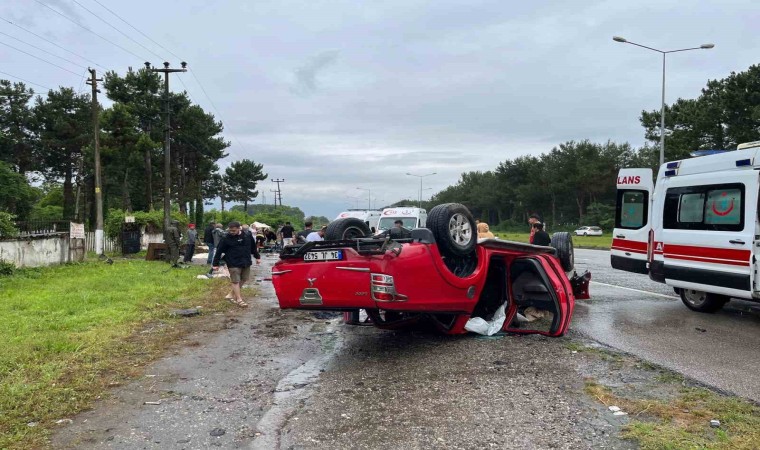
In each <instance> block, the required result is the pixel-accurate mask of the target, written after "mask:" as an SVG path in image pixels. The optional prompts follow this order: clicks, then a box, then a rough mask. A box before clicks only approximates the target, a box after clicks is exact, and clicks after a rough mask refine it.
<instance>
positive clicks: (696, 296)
mask: <svg viewBox="0 0 760 450" xmlns="http://www.w3.org/2000/svg"><path fill="white" fill-rule="evenodd" d="M679 290H680V292H679V295H680V296H681V301H682V302H683V304H684V305H686V307H687V308H689V309H690V310H692V311H697V312H701V313H714V312H717V311H720V309H721V308H723V305H725V304H726V303H728V301H729V300H730V298H729V297H727V296H725V295H719V294H708V293H707V292H702V291H696V290H694V289H683V288H682V289H679Z"/></svg>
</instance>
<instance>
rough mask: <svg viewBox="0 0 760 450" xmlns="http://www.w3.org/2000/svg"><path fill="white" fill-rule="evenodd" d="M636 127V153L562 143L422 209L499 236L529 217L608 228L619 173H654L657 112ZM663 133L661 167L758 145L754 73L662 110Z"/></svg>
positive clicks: (470, 181)
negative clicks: (438, 209)
mask: <svg viewBox="0 0 760 450" xmlns="http://www.w3.org/2000/svg"><path fill="white" fill-rule="evenodd" d="M640 122H641V125H642V126H643V127H644V130H645V137H646V140H647V141H648V142H647V144H645V145H644V146H643V147H641V148H633V147H632V146H631V145H630V144H628V143H616V142H613V141H608V142H603V143H598V142H590V141H589V140H581V141H568V142H565V143H563V144H560V145H558V146H556V147H554V148H553V149H552V150H550V151H548V152H546V153H543V154H541V155H537V156H534V155H527V156H520V157H517V158H514V159H508V160H505V161H503V162H501V163H500V164H499V165H498V166H497V167H496V168H495V169H493V170H489V171H474V172H466V173H463V174H462V175H461V177H460V179H459V181H458V182H457V183H456V184H454V185H452V186H449V187H448V188H446V189H444V190H442V191H440V192H438V193H437V194H435V195H434V196H433V197H432V199H431V200H430V201H429V202H425V205H424V206H426V207H428V208H430V207H432V206H434V205H436V204H440V203H447V202H460V203H464V204H465V205H467V206H468V207H469V208H470V210H471V211H472V212H473V214H474V215H475V216H476V217H479V218H481V220H484V221H487V222H489V223H491V224H493V225H495V226H497V227H499V226H500V227H501V228H505V229H506V228H513V227H520V228H524V224H525V223H526V221H527V218H528V216H529V215H530V214H533V213H538V214H539V215H540V216H541V217H542V218H543V219H544V221H545V222H547V223H548V224H550V225H551V226H553V227H554V228H553V229H557V227H564V226H571V225H573V226H574V225H600V226H602V227H604V228H611V227H612V226H613V214H614V205H615V179H616V175H617V172H618V170H619V169H620V168H623V167H648V168H652V169H653V170H655V173H656V170H657V165H658V157H659V147H658V143H659V140H660V111H659V109H657V110H654V111H642V113H641V116H640ZM665 133H666V134H665V157H666V160H667V161H672V160H678V159H684V158H688V157H690V155H691V153H692V152H694V151H695V150H704V149H725V150H731V149H735V148H736V145H738V144H740V143H743V142H749V141H755V140H760V66H758V65H753V66H751V67H750V68H749V69H747V70H746V71H744V72H739V73H734V72H732V73H731V74H730V75H729V76H728V77H726V78H723V79H721V80H710V81H708V83H707V86H706V87H705V88H704V89H702V91H701V94H700V95H699V96H698V97H697V98H695V99H678V100H677V101H676V102H674V103H673V104H671V105H666V108H665ZM400 203H401V202H400ZM406 203H409V202H406ZM412 203H415V204H416V202H412Z"/></svg>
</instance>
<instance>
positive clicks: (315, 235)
mask: <svg viewBox="0 0 760 450" xmlns="http://www.w3.org/2000/svg"><path fill="white" fill-rule="evenodd" d="M325 230H327V227H322V228H320V229H319V231H314V232H312V233H309V235H308V236H306V242H314V241H324V240H325Z"/></svg>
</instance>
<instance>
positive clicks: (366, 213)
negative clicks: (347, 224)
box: [335, 209, 380, 228]
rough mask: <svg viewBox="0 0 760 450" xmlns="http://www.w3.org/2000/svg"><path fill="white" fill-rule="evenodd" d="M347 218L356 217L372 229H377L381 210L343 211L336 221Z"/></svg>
mask: <svg viewBox="0 0 760 450" xmlns="http://www.w3.org/2000/svg"><path fill="white" fill-rule="evenodd" d="M347 217H354V218H357V219H361V220H362V221H363V222H364V223H366V224H367V226H368V227H370V228H372V227H377V221H378V220H380V210H379V209H349V210H348V211H343V212H342V213H340V214H338V217H336V218H335V220H338V219H345V218H347Z"/></svg>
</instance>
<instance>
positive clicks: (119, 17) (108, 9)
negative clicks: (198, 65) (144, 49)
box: [92, 0, 182, 59]
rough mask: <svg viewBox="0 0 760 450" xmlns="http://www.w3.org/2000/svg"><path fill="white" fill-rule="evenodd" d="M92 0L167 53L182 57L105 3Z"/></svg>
mask: <svg viewBox="0 0 760 450" xmlns="http://www.w3.org/2000/svg"><path fill="white" fill-rule="evenodd" d="M92 1H94V2H95V3H97V4H98V5H100V6H101V7H102V8H103V9H105V10H106V11H108V12H110V13H111V14H113V15H114V16H116V18H117V19H119V20H121V21H122V22H124V23H125V24H127V25H128V26H129V27H130V28H132V29H133V30H135V31H137V32H138V33H140V34H141V35H142V36H143V37H144V38H145V39H147V40H149V41H151V42H152V43H154V44H156V45H158V46H159V47H161V48H162V49H164V50H166V51H167V52H169V53H170V54H171V55H172V56H174V57H175V58H177V59H182V58H180V57H179V56H177V55H176V54H175V53H174V52H172V51H171V50H169V49H168V48H166V47H164V46H163V45H161V44H159V43H158V42H156V41H154V40H153V39H151V37H150V36H148V35H147V34H145V33H143V32H142V31H140V30H139V29H137V28H136V27H135V26H134V25H132V24H131V23H129V22H127V21H126V20H124V19H123V18H122V17H121V16H120V15H118V14H116V13H115V12H114V11H113V10H112V9H110V8H109V7H107V6H106V5H104V4H102V3H100V2H99V1H98V0H92Z"/></svg>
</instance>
